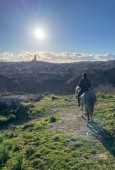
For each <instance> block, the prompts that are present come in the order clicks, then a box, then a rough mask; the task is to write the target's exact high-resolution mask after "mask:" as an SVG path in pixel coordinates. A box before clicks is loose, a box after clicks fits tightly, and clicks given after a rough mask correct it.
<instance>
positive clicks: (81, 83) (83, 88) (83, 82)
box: [78, 77, 91, 91]
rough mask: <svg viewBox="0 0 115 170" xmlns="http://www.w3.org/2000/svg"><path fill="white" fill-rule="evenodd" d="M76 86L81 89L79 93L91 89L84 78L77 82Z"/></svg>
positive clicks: (88, 82)
mask: <svg viewBox="0 0 115 170" xmlns="http://www.w3.org/2000/svg"><path fill="white" fill-rule="evenodd" d="M78 86H79V87H80V88H81V91H87V90H88V88H90V87H91V83H90V81H89V79H88V78H87V77H86V78H82V79H81V80H80V81H79V83H78Z"/></svg>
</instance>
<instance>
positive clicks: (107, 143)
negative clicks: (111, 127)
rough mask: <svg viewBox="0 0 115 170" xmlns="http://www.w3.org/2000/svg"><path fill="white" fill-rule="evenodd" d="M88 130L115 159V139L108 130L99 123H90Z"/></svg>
mask: <svg viewBox="0 0 115 170" xmlns="http://www.w3.org/2000/svg"><path fill="white" fill-rule="evenodd" d="M87 126H88V128H90V129H91V131H92V132H93V135H94V136H95V137H96V138H97V139H98V140H99V141H100V142H101V143H102V144H103V146H104V147H105V148H106V149H107V150H108V151H109V152H110V153H111V154H112V155H113V156H114V157H115V137H114V136H112V135H111V133H110V132H108V131H107V130H106V129H103V128H102V127H101V126H99V125H98V124H97V123H95V122H92V123H89V124H88V125H87Z"/></svg>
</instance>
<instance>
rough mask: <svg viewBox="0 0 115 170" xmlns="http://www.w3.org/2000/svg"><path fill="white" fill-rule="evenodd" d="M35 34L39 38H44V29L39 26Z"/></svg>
mask: <svg viewBox="0 0 115 170" xmlns="http://www.w3.org/2000/svg"><path fill="white" fill-rule="evenodd" d="M34 35H35V37H36V38H38V39H43V38H44V37H45V34H44V31H43V30H42V29H39V28H38V29H36V30H35V31H34Z"/></svg>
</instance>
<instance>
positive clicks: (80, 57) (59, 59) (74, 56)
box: [0, 51, 115, 63]
mask: <svg viewBox="0 0 115 170" xmlns="http://www.w3.org/2000/svg"><path fill="white" fill-rule="evenodd" d="M35 55H36V59H37V61H46V62H52V63H55V62H56V63H68V62H79V61H107V60H115V55H114V54H110V53H107V54H103V55H102V54H85V53H68V52H60V53H53V52H43V51H39V52H34V53H31V52H28V51H22V52H20V53H18V54H16V55H15V54H13V53H10V52H3V53H0V61H6V62H13V61H14V62H20V61H32V60H33V59H34V56H35Z"/></svg>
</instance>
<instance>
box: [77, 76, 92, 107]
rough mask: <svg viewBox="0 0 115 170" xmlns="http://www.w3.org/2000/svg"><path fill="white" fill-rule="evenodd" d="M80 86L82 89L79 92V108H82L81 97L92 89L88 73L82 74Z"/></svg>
mask: <svg viewBox="0 0 115 170" xmlns="http://www.w3.org/2000/svg"><path fill="white" fill-rule="evenodd" d="M78 86H79V87H80V91H79V92H78V106H80V96H81V95H82V94H83V93H85V92H86V91H88V90H89V88H90V87H91V83H90V80H89V79H88V78H87V73H82V79H81V80H80V81H79V83H78Z"/></svg>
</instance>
